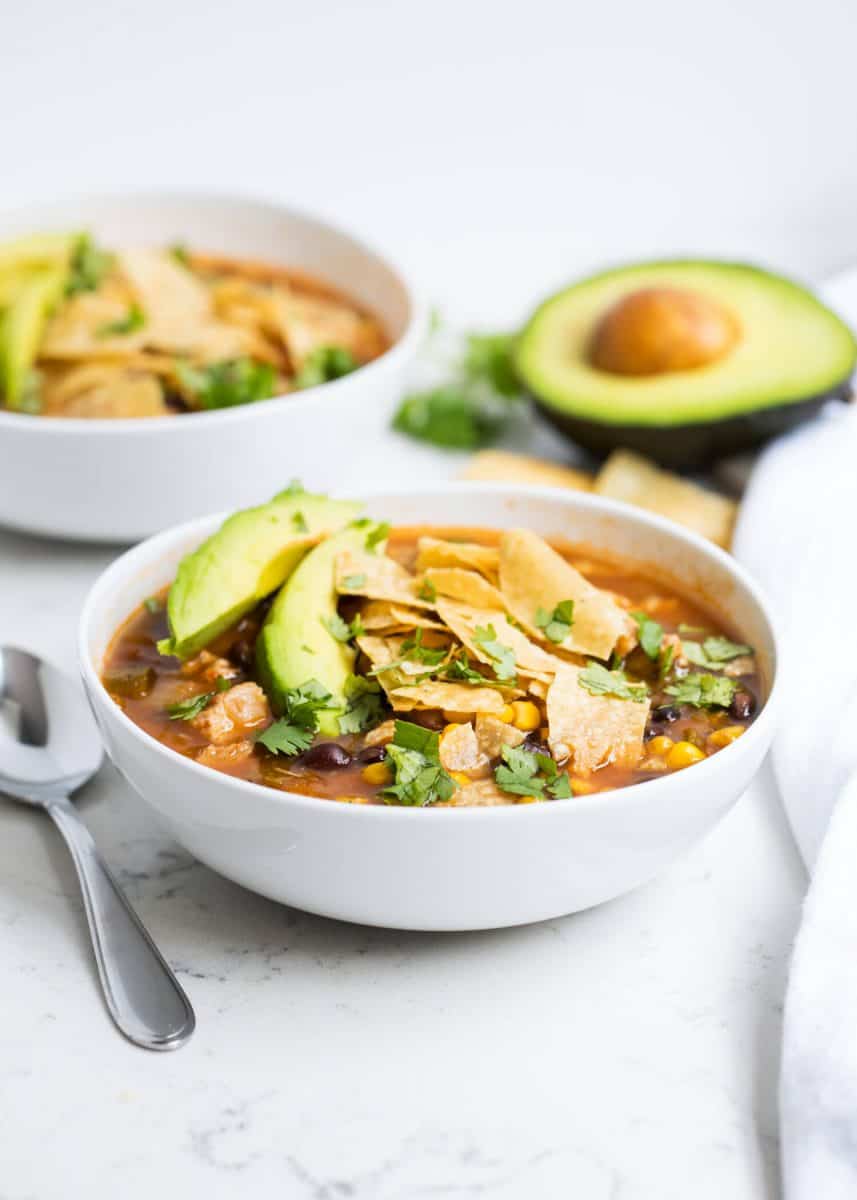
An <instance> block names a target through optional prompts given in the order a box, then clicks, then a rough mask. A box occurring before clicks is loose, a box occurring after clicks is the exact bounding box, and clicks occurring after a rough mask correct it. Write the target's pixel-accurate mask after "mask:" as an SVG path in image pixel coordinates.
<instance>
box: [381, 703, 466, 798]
mask: <svg viewBox="0 0 857 1200" xmlns="http://www.w3.org/2000/svg"><path fill="white" fill-rule="evenodd" d="M385 761H386V763H387V766H388V767H389V768H390V770H391V771H392V773H393V782H392V783H391V784H390V785H389V786H388V787H386V788H384V790H383V792H382V793H381V794H382V796H383V797H384V799H385V800H387V801H388V802H393V801H395V802H397V803H399V804H404V805H409V806H412V807H421V808H422V807H425V806H426V805H429V804H436V803H437V802H438V801H439V800H449V798H450V796H452V793H453V792H454V791H455V783H454V781H453V780H452V778H451V777H450V776H449V775H448V774H447V773H446V771H445V770H444V769H443V767H442V766H441V765H440V737H439V735H438V734H437V733H435V732H434V731H433V730H431V729H424V728H423V727H422V726H421V725H414V724H412V723H411V722H410V721H396V731H395V733H394V735H393V740H392V741H391V742H390V743H389V744H388V745H387V756H386V759H385Z"/></svg>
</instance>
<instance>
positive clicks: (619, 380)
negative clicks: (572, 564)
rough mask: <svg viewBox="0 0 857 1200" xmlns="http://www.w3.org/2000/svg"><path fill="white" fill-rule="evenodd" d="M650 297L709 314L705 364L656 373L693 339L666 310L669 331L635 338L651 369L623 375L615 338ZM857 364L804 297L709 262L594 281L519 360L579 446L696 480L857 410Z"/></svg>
mask: <svg viewBox="0 0 857 1200" xmlns="http://www.w3.org/2000/svg"><path fill="white" fill-rule="evenodd" d="M645 294H649V295H650V296H651V295H653V294H654V295H658V296H660V297H661V298H663V296H664V295H665V294H666V295H670V294H671V295H672V296H673V297H674V296H675V295H676V294H679V295H680V296H682V295H683V296H684V297H685V298H686V299H692V301H693V304H691V306H690V307H691V309H693V307H694V305H695V306H696V310H697V312H698V311H699V310H700V309H701V310H702V311H703V318H702V320H700V321H697V329H696V331H695V332H696V333H698V335H699V338H698V340H699V345H698V346H697V347H696V348H695V349H697V350H699V351H700V352H699V353H698V354H690V355H687V354H682V353H679V354H677V355H673V356H670V355H669V354H668V355H666V357H665V358H664V359H663V362H664V363H665V364H666V365H663V366H662V367H658V366H657V365H656V364H655V365H653V361H652V359H651V356H650V358H649V360H648V361H647V360H646V354H645V352H647V351H651V350H652V349H653V348H654V349H655V350H663V349H664V343H669V340H670V338H672V337H675V336H677V337H678V339H679V341H681V338H682V337H683V336H684V334H686V333H687V326H686V325H685V326H684V327H683V326H682V322H681V319H680V315H679V319H678V320H677V321H676V322H673V321H672V319H671V318H672V317H673V316H675V312H674V311H671V310H670V307H669V304H668V305H667V306H666V308H664V306H663V304H661V305H660V307H659V306H658V305H657V304H654V305H650V306H649V308H650V311H651V312H652V313H658V312H660V313H661V318H660V325H659V326H658V324H657V322H655V323H654V327H652V328H647V327H643V328H642V329H641V328H640V327H639V325H638V327H637V329H636V331H635V332H636V335H637V345H636V347H634V348H635V349H637V350H641V349H642V351H643V353H642V362H641V364H640V365H639V367H638V368H635V367H634V366H633V356H632V361H631V364H630V365H629V366H628V367H627V368H626V367H624V366H623V364H622V362H621V356H619V362H618V365H617V355H616V353H615V351H616V338H615V337H613V338H612V340H611V339H610V338H609V337H608V336H607V334H610V333H612V334H615V332H616V328H617V324H616V314H619V313H620V312H621V310H622V307H623V305H624V307H625V310H626V311H627V310H629V307H630V306H629V304H628V302H629V300H631V299H632V298H633V297H640V296H644V295H645ZM638 307H639V306H638ZM706 309H707V310H708V311H707V314H706V311H705V310H706ZM664 314H665V315H664ZM708 317H711V318H712V320H708ZM611 319H612V327H611V326H610V325H609V322H610V321H611ZM619 319H620V320H621V316H620V318H619ZM695 319H696V318H694V320H695ZM690 324H691V333H694V330H693V328H692V326H693V321H691V323H690ZM676 330H678V333H676ZM608 342H609V343H610V344H609V345H608V344H607V343H608ZM605 346H606V348H607V350H608V353H604V352H603V351H604V348H605ZM666 348H667V349H669V346H668V345H667V347H666ZM686 348H687V347H686V346H681V345H679V350H680V351H681V350H683V349H686ZM692 349H694V348H692ZM610 352H612V357H611V353H610ZM638 359H639V356H638ZM856 360H857V344H855V339H854V336H853V334H852V333H851V331H850V330H849V328H848V327H847V326H846V325H845V324H844V323H843V322H842V321H841V320H840V319H839V318H838V317H837V316H836V315H835V314H834V313H833V312H831V311H830V309H828V308H826V307H825V306H824V305H823V304H822V303H821V302H820V301H819V300H818V299H817V297H815V296H814V295H813V294H812V293H811V292H809V291H807V290H806V289H805V288H803V287H800V286H799V285H798V284H796V283H793V282H792V281H791V280H788V279H785V278H783V277H782V276H779V275H775V274H773V273H771V272H768V271H764V270H761V269H759V268H757V267H753V266H748V265H746V264H742V263H728V262H706V261H677V262H654V263H642V264H638V265H635V266H630V267H622V268H618V269H616V270H612V271H607V272H605V273H603V274H600V275H596V276H593V277H592V278H589V279H586V280H583V281H582V282H581V283H577V284H575V285H574V286H572V287H570V288H567V289H566V290H564V291H562V292H559V293H557V294H556V295H555V296H552V297H550V298H549V299H548V300H546V301H545V302H544V303H543V304H542V305H541V306H540V307H539V308H538V309H537V310H536V312H535V313H534V314H533V316H532V317H531V318H530V320H529V322H528V323H527V325H526V326H525V328H524V329H523V331H522V333H521V335H520V336H519V338H518V341H517V344H516V348H515V365H516V369H517V371H518V374H519V376H520V378H521V380H522V382H523V384H524V385H525V387H526V388H527V389H528V390H529V392H530V393H531V394H532V396H533V397H534V399H535V400H536V402H537V403H538V405H539V407H540V408H541V410H542V411H543V413H544V414H545V416H547V417H548V418H549V420H550V421H551V422H552V423H553V424H554V425H556V426H557V427H558V428H559V429H561V430H562V431H563V432H565V433H567V434H568V435H569V436H570V437H571V438H572V439H573V440H574V441H575V442H577V443H579V444H581V445H583V446H586V447H587V448H589V449H591V450H594V451H595V452H596V453H598V454H606V453H608V452H609V451H610V450H612V449H614V448H615V447H616V446H625V447H627V448H629V449H634V450H639V451H640V452H641V453H643V454H646V455H648V456H649V457H651V458H654V459H656V460H658V461H659V462H661V463H663V464H664V465H666V466H686V467H690V466H697V465H701V464H703V463H705V462H707V461H709V460H711V459H713V458H715V457H717V456H719V455H721V454H724V453H729V452H732V451H735V450H739V449H745V448H749V447H752V446H755V445H758V444H759V443H760V442H762V441H764V440H765V439H766V438H767V437H769V436H771V435H772V434H775V433H778V432H781V431H782V430H784V429H787V428H789V427H791V426H792V425H794V424H796V423H797V422H798V421H801V420H804V419H805V418H806V417H807V416H809V415H810V414H811V413H812V412H814V411H815V410H816V409H817V408H818V407H819V406H820V405H821V404H822V403H823V402H824V401H825V400H828V399H832V398H843V397H845V396H847V394H848V388H849V381H850V377H851V373H852V371H853V369H854V365H855V361H856ZM605 361H606V363H607V364H608V365H607V366H606V367H605Z"/></svg>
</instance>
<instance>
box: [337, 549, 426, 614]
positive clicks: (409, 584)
mask: <svg viewBox="0 0 857 1200" xmlns="http://www.w3.org/2000/svg"><path fill="white" fill-rule="evenodd" d="M336 590H337V592H339V594H340V595H341V596H366V597H368V598H369V599H370V600H392V601H393V602H394V603H397V604H404V605H407V606H408V607H411V608H431V607H432V605H431V604H428V603H427V602H426V601H425V600H421V599H420V598H419V596H418V595H417V582H416V580H415V579H414V577H413V576H412V575H409V574H408V572H407V571H406V570H405V568H404V567H403V566H400V564H399V563H397V562H396V561H395V560H394V559H392V558H389V557H388V556H387V555H386V554H372V553H370V552H369V551H368V550H367V551H365V552H364V551H360V550H343V552H342V553H341V554H340V555H338V557H337V559H336Z"/></svg>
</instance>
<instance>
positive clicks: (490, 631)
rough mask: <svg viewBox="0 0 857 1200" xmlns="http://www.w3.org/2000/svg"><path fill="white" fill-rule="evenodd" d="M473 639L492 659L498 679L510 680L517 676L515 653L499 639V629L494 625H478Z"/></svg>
mask: <svg viewBox="0 0 857 1200" xmlns="http://www.w3.org/2000/svg"><path fill="white" fill-rule="evenodd" d="M473 640H474V641H475V642H476V643H477V644H478V645H480V646H481V647H482V649H483V650H484V651H485V653H486V654H487V655H488V657H489V658H490V659H491V665H492V667H493V668H494V674H495V675H496V676H497V678H498V679H501V680H510V679H514V678H515V674H516V666H515V654H514V651H513V650H511V649H510V648H509V647H508V646H504V645H503V643H502V642H498V641H497V630H496V629H495V628H494V626H493V625H477V626H476V628H475V630H474V631H473Z"/></svg>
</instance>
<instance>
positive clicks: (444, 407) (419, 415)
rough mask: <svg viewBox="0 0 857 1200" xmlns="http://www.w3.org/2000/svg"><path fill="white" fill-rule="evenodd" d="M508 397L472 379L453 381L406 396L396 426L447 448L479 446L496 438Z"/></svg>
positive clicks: (505, 415) (506, 417) (506, 414)
mask: <svg viewBox="0 0 857 1200" xmlns="http://www.w3.org/2000/svg"><path fill="white" fill-rule="evenodd" d="M509 415H510V414H509V403H508V401H506V400H503V399H498V397H496V396H494V395H492V394H490V393H488V394H484V393H483V392H482V391H481V390H480V389H478V388H474V387H473V386H472V385H471V384H469V383H466V382H465V383H452V384H447V385H446V386H444V387H437V388H431V389H430V390H429V391H424V392H411V393H410V394H409V395H407V396H405V397H404V399H403V400H402V402H401V404H400V405H399V407H398V409H397V410H396V413H395V415H394V417H393V428H394V429H395V430H396V431H397V432H398V433H404V434H407V436H408V437H411V438H415V439H416V440H417V441H419V442H430V443H431V445H433V446H442V447H443V448H444V449H447V450H478V449H479V448H480V447H481V446H488V445H490V444H491V443H492V442H494V441H496V440H497V438H498V437H499V436H500V434H501V433H502V432H503V430H504V429H505V427H506V425H507V423H508V420H509Z"/></svg>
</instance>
